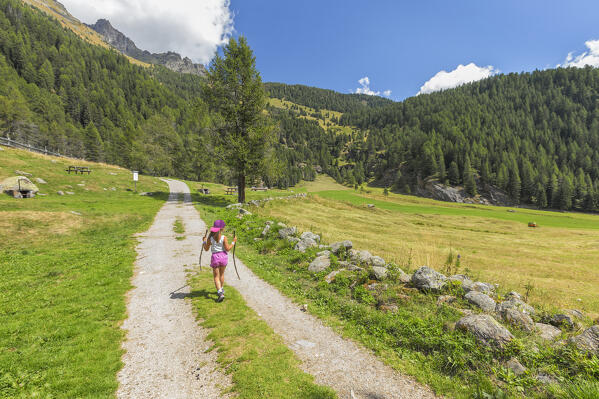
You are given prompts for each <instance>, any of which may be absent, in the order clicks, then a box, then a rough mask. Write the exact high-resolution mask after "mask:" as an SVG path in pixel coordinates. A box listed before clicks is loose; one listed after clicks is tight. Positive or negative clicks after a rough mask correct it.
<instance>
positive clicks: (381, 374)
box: [200, 221, 436, 399]
mask: <svg viewBox="0 0 599 399" xmlns="http://www.w3.org/2000/svg"><path fill="white" fill-rule="evenodd" d="M207 222H209V223H211V222H212V221H207ZM203 229H204V224H203V223H202V225H201V226H200V230H203ZM209 258H210V257H209V256H205V257H203V259H202V265H204V266H209V263H210V261H209ZM237 268H238V270H239V274H240V276H241V280H238V278H237V276H236V274H235V270H234V267H233V260H232V255H231V254H229V267H227V270H226V274H225V286H226V285H231V286H233V287H235V289H237V290H238V291H239V292H240V293H241V295H242V296H243V298H244V299H245V301H246V302H247V304H248V305H249V306H250V307H251V308H252V309H254V310H255V311H256V312H257V313H258V314H259V315H260V316H261V317H262V318H263V319H264V320H265V321H266V322H267V323H268V325H269V326H270V327H271V328H272V329H273V330H274V331H275V332H276V333H277V334H279V335H281V336H282V337H283V339H284V340H285V342H286V343H287V345H288V346H289V347H290V348H291V349H292V350H293V351H294V352H295V353H296V355H297V356H298V358H300V359H301V360H302V366H301V367H302V369H303V370H304V371H305V372H307V373H310V374H312V375H314V377H315V380H316V383H318V384H320V385H326V386H329V387H331V388H333V389H334V390H335V391H337V392H338V393H339V397H340V398H343V399H345V398H356V399H392V398H393V399H396V398H406V399H408V398H409V399H415V398H435V397H436V396H435V395H434V394H433V393H432V391H431V390H430V389H429V388H428V387H424V386H422V385H421V384H419V383H417V382H415V381H414V380H413V379H411V378H409V377H406V376H403V375H401V374H399V373H398V372H397V371H395V370H393V369H391V368H390V367H388V366H386V365H385V364H383V363H382V362H381V361H380V360H379V359H377V358H376V356H375V355H373V354H372V352H370V351H368V350H366V349H363V348H362V347H360V346H359V345H357V344H356V343H355V342H353V341H350V340H347V339H343V338H341V337H340V336H339V335H338V334H337V333H335V332H334V331H333V330H332V329H331V328H329V327H327V326H325V325H324V324H323V323H322V321H320V320H319V319H318V318H316V317H314V316H311V315H310V314H307V313H304V312H302V311H300V309H299V308H300V307H299V305H297V304H295V303H293V302H292V301H291V300H290V299H288V298H287V297H285V296H284V295H282V294H281V293H280V292H279V291H278V290H277V289H276V288H274V287H272V286H271V285H269V284H268V283H266V282H264V281H263V280H261V279H260V278H259V277H257V276H256V275H255V274H254V273H252V272H251V271H250V270H249V269H248V268H247V267H246V266H245V265H244V264H243V263H242V262H241V261H240V260H239V259H237ZM352 391H353V396H352Z"/></svg>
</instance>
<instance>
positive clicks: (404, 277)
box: [398, 269, 412, 284]
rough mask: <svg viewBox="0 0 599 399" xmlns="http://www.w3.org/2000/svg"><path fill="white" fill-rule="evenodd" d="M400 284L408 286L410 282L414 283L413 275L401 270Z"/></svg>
mask: <svg viewBox="0 0 599 399" xmlns="http://www.w3.org/2000/svg"><path fill="white" fill-rule="evenodd" d="M398 273H399V277H398V278H399V282H400V283H402V284H408V283H409V282H411V281H412V275H411V274H408V273H406V272H404V271H403V270H401V269H399V272H398Z"/></svg>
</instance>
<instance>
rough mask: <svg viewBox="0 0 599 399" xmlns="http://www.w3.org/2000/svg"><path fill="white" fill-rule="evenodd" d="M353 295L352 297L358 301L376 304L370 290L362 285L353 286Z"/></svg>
mask: <svg viewBox="0 0 599 399" xmlns="http://www.w3.org/2000/svg"><path fill="white" fill-rule="evenodd" d="M353 296H354V299H355V300H356V301H358V302H360V303H363V304H366V305H374V304H376V299H375V298H374V296H372V294H371V293H370V291H368V290H367V289H366V288H364V286H363V285H358V286H357V287H356V288H354V292H353Z"/></svg>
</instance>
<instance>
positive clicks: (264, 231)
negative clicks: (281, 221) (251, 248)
mask: <svg viewBox="0 0 599 399" xmlns="http://www.w3.org/2000/svg"><path fill="white" fill-rule="evenodd" d="M270 226H271V225H270V224H266V226H264V229H263V230H262V234H261V235H262V237H265V236H266V235H267V234H268V232H269V231H270Z"/></svg>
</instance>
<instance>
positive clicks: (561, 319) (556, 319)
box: [549, 314, 578, 331]
mask: <svg viewBox="0 0 599 399" xmlns="http://www.w3.org/2000/svg"><path fill="white" fill-rule="evenodd" d="M549 324H551V325H554V326H556V327H565V328H567V329H568V330H570V331H572V330H574V329H575V328H576V327H578V323H577V322H576V320H575V319H574V317H572V316H570V315H569V314H556V315H553V316H551V318H550V319H549Z"/></svg>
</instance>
